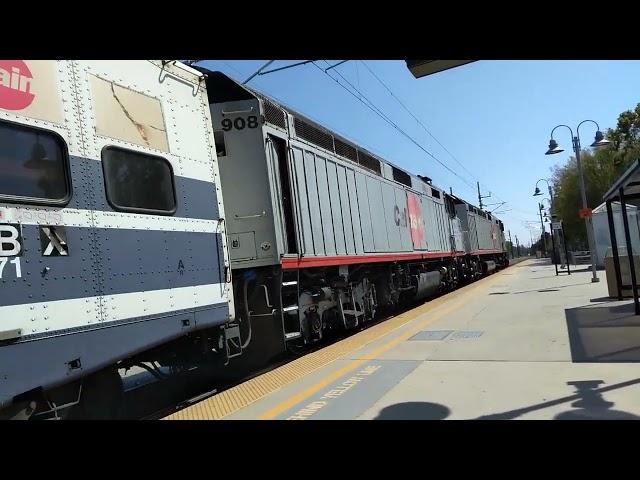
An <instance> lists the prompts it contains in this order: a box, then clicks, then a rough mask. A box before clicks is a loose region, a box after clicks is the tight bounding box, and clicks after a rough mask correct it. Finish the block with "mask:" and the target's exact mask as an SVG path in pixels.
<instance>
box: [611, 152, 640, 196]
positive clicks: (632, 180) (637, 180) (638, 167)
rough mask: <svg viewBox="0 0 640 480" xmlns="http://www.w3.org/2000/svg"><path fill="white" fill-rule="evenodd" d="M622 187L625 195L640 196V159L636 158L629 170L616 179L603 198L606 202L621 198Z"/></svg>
mask: <svg viewBox="0 0 640 480" xmlns="http://www.w3.org/2000/svg"><path fill="white" fill-rule="evenodd" d="M620 189H622V191H623V193H624V196H625V197H631V198H633V196H635V195H639V196H640V160H636V161H635V162H633V163H632V164H631V166H630V167H629V168H627V171H626V172H624V173H623V174H622V175H621V176H620V178H618V180H616V182H615V183H614V184H613V186H612V187H611V188H610V189H609V191H608V192H607V193H605V194H604V197H602V199H603V200H604V201H605V202H606V201H607V200H619V197H620ZM636 198H637V197H636Z"/></svg>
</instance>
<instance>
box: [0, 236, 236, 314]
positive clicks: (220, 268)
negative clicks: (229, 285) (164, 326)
mask: <svg viewBox="0 0 640 480" xmlns="http://www.w3.org/2000/svg"><path fill="white" fill-rule="evenodd" d="M66 234H67V246H68V249H69V255H68V256H58V257H54V256H50V257H44V256H42V253H41V245H40V238H39V227H38V226H37V225H23V227H22V236H23V241H24V253H23V256H22V257H21V270H22V278H19V279H13V280H11V279H8V278H3V279H2V280H0V305H20V304H29V303H36V302H50V301H55V300H66V299H69V298H84V297H94V296H98V295H116V294H120V293H131V292H140V291H148V290H161V289H168V288H179V287H192V286H197V285H208V284H214V283H224V281H225V279H224V256H223V251H222V235H221V234H220V233H201V232H170V231H159V230H121V229H112V228H100V229H96V228H88V227H66ZM47 267H48V268H49V270H48V271H45V269H46V268H47ZM5 277H6V275H5Z"/></svg>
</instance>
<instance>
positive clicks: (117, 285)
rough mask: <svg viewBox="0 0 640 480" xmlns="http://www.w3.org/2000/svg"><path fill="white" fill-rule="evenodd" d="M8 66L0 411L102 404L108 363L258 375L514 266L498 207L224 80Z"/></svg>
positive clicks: (149, 66) (18, 413)
mask: <svg viewBox="0 0 640 480" xmlns="http://www.w3.org/2000/svg"><path fill="white" fill-rule="evenodd" d="M3 71H5V72H11V74H10V75H9V76H8V77H6V76H3V77H2V79H3V80H2V82H0V165H1V167H2V171H3V175H2V177H0V285H1V288H0V417H4V418H28V417H30V416H33V415H36V416H38V415H40V416H42V415H45V416H46V415H51V414H53V415H54V416H64V415H67V414H68V412H76V413H77V412H82V411H85V413H86V411H89V410H91V409H92V408H93V407H94V406H95V405H97V404H104V405H103V406H104V410H102V411H101V414H102V415H106V416H108V412H111V411H113V409H114V408H115V405H117V403H118V398H120V395H121V392H122V381H121V378H120V376H119V374H118V369H119V368H129V367H131V366H133V365H144V366H145V368H147V369H157V368H160V366H162V367H167V366H168V367H169V368H170V369H171V371H172V372H174V373H180V372H183V371H186V370H189V369H192V368H193V367H194V366H199V365H214V366H215V369H218V370H219V371H221V372H222V371H232V369H233V368H234V367H236V366H244V367H249V368H259V367H261V366H262V367H264V366H265V364H266V363H267V362H268V361H269V360H270V359H272V358H274V357H275V356H277V355H279V354H281V353H283V352H286V351H287V350H289V351H292V352H295V353H297V352H300V351H301V349H302V348H303V347H304V346H305V345H310V344H313V343H316V342H318V341H320V340H322V339H323V338H324V337H326V336H327V335H328V334H331V333H332V332H343V331H345V330H353V329H357V328H360V327H362V326H364V325H366V324H367V323H368V322H371V320H372V319H373V318H374V317H375V315H376V312H377V311H379V310H380V309H393V308H394V307H395V306H397V305H398V304H401V303H403V302H407V301H413V300H423V299H427V298H429V297H431V296H434V295H436V294H438V293H441V292H444V291H448V290H452V289H454V288H456V287H457V286H458V285H460V284H463V283H467V282H469V281H473V280H474V279H476V278H478V277H480V276H482V275H484V274H488V273H491V272H492V271H494V270H495V269H497V268H501V267H504V266H506V265H507V264H508V256H507V254H506V248H505V239H504V225H503V224H502V222H501V221H500V220H499V219H497V218H496V217H494V216H492V215H491V214H490V213H488V212H485V211H482V210H481V209H478V208H477V207H475V206H473V205H471V204H470V203H468V202H466V201H464V200H463V199H461V198H459V197H457V196H454V195H451V194H449V193H447V192H445V191H444V190H442V189H440V188H438V187H437V186H435V185H434V184H433V183H432V181H431V180H430V179H429V178H427V177H425V176H416V175H412V174H411V173H408V172H406V171H405V170H403V169H401V168H399V167H397V166H396V165H394V164H392V163H390V162H388V161H386V160H384V159H382V158H381V157H379V156H377V155H375V154H374V153H373V152H370V151H368V150H366V149H364V148H362V147H360V146H359V145H357V144H355V143H353V142H350V141H349V140H347V139H345V138H343V137H341V136H339V135H337V134H335V133H333V132H331V131H330V130H328V129H326V128H324V127H322V126H321V125H318V124H317V123H315V122H313V121H311V120H310V119H308V118H307V117H305V116H304V115H302V114H300V113H298V112H296V111H294V110H292V109H290V108H288V107H285V106H282V105H279V104H278V103H277V102H276V101H274V100H273V99H271V98H268V97H267V96H265V95H263V94H261V93H259V92H257V91H255V90H253V89H251V88H247V87H246V86H243V85H240V84H239V83H238V82H236V81H235V80H233V79H232V78H230V77H228V76H226V75H224V74H223V73H221V72H213V71H209V70H207V69H203V68H198V67H193V68H192V67H189V66H187V65H184V64H182V63H180V62H177V61H124V62H120V61H95V62H87V61H0V72H3ZM14 77H15V78H18V79H19V81H18V84H17V86H15V85H14V84H13V83H12V80H11V79H12V78H14ZM7 82H9V83H7ZM14 83H15V82H14ZM105 412H107V413H105ZM70 416H71V417H73V415H70Z"/></svg>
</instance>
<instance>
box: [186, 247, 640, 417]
mask: <svg viewBox="0 0 640 480" xmlns="http://www.w3.org/2000/svg"><path fill="white" fill-rule="evenodd" d="M587 267H588V266H584V267H579V268H580V269H579V270H577V271H574V270H572V272H571V275H567V273H566V271H561V273H560V274H559V275H558V276H556V275H555V271H554V267H553V265H550V264H549V260H548V259H540V260H538V259H528V260H525V261H524V262H522V263H519V264H517V265H514V266H512V267H510V268H508V269H506V270H503V271H501V272H498V273H496V274H494V275H491V276H489V277H487V278H485V279H483V280H480V281H479V282H476V283H475V284H472V285H470V286H468V287H465V288H463V289H461V290H459V291H457V292H453V293H450V294H448V295H446V296H444V297H441V298H439V299H436V300H433V301H431V302H427V303H425V304H424V305H422V306H420V307H417V308H415V309H414V310H412V311H409V312H405V313H404V314H402V315H401V316H399V318H398V319H392V320H390V321H395V322H398V323H397V326H395V324H389V325H387V326H386V327H384V328H386V330H384V331H383V330H380V332H381V334H380V335H379V336H376V337H374V338H371V332H369V334H367V335H369V337H366V341H363V342H362V344H359V345H358V344H354V348H351V349H350V350H347V351H346V353H342V351H341V354H340V355H339V356H337V357H336V358H335V359H333V360H331V361H328V362H326V363H324V364H322V365H320V366H318V367H317V368H314V369H310V370H309V371H308V372H306V373H305V374H304V375H301V376H299V377H298V378H295V379H293V380H291V379H288V380H287V381H286V382H284V381H283V382H282V384H281V385H279V386H278V387H277V388H272V389H271V390H270V391H265V392H266V393H265V394H264V395H263V394H260V395H259V396H258V397H257V399H254V398H253V397H252V399H251V400H250V401H247V402H244V403H242V402H240V403H238V406H237V407H235V408H231V409H230V410H229V412H228V413H225V414H224V415H223V416H222V418H225V419H280V420H284V419H291V420H311V419H314V420H315V419H317V420H321V419H345V420H346V419H362V420H367V419H378V420H380V419H407V420H415V419H451V420H454V419H567V420H571V419H640V401H638V398H640V368H639V365H638V363H637V362H638V361H640V317H636V316H635V315H634V314H633V302H632V301H630V300H625V301H612V300H611V299H609V298H608V297H607V291H606V290H607V283H606V278H605V272H604V271H599V272H598V275H599V277H600V278H601V280H600V282H599V283H592V282H591V272H590V271H589V270H588V268H587ZM400 317H402V318H400ZM383 323H384V322H383ZM390 325H392V326H393V328H391V327H390ZM372 328H373V329H375V328H381V329H382V328H383V327H381V326H379V325H376V326H374V327H372ZM366 332H367V331H366V330H365V331H364V332H360V333H358V334H356V335H355V337H357V336H358V335H365V334H366ZM363 338H365V337H364V336H363ZM351 341H352V342H353V341H355V340H351ZM311 355H313V354H311ZM232 395H239V396H240V395H242V387H239V388H238V389H237V391H236V393H233V394H232ZM213 401H215V397H214V398H213ZM182 418H185V417H184V416H183V417H182Z"/></svg>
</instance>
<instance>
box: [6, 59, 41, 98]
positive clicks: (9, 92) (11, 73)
mask: <svg viewBox="0 0 640 480" xmlns="http://www.w3.org/2000/svg"><path fill="white" fill-rule="evenodd" d="M32 80H33V75H32V74H31V70H29V67H27V64H26V63H24V62H23V61H22V60H0V108H4V109H6V110H22V109H25V108H27V107H28V106H29V105H31V103H32V102H33V99H34V98H35V95H34V94H33V93H31V81H32Z"/></svg>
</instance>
